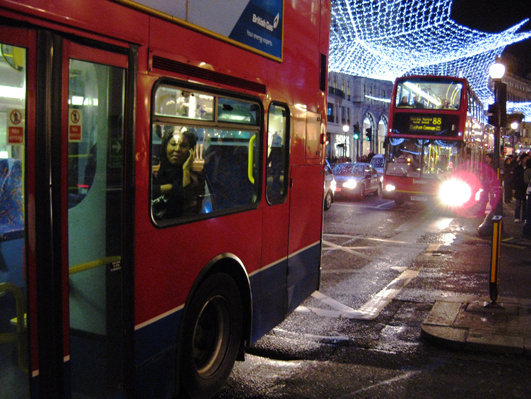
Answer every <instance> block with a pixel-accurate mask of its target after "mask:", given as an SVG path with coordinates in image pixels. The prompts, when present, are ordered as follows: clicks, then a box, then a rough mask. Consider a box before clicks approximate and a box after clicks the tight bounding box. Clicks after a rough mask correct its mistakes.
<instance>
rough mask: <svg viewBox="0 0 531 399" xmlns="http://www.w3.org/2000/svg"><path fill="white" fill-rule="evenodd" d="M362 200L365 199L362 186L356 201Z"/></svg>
mask: <svg viewBox="0 0 531 399" xmlns="http://www.w3.org/2000/svg"><path fill="white" fill-rule="evenodd" d="M364 198H365V186H364V185H362V186H361V188H360V193H359V195H358V199H359V200H360V201H363V199H364Z"/></svg>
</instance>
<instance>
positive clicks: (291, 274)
mask: <svg viewBox="0 0 531 399" xmlns="http://www.w3.org/2000/svg"><path fill="white" fill-rule="evenodd" d="M290 174H291V179H292V181H293V186H292V187H291V194H290V195H291V197H290V201H291V211H290V236H289V254H290V255H289V260H288V312H289V311H292V310H293V309H295V308H296V307H297V306H298V305H299V304H300V303H301V302H302V301H303V300H304V299H305V298H307V297H308V296H309V295H310V294H311V293H312V292H313V291H315V290H317V289H318V288H319V272H320V264H321V251H320V243H321V227H322V213H323V207H322V205H323V184H324V176H323V167H322V165H311V166H310V165H308V166H293V167H292V168H291V173H290ZM307 182H320V184H319V185H317V184H307ZM300 204H304V206H300ZM316 247H318V248H316Z"/></svg>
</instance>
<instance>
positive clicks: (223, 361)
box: [180, 273, 242, 398]
mask: <svg viewBox="0 0 531 399" xmlns="http://www.w3.org/2000/svg"><path fill="white" fill-rule="evenodd" d="M182 322H183V323H184V330H183V331H184V333H183V337H182V338H183V339H182V342H181V364H180V370H181V387H182V388H181V393H182V394H183V395H182V396H184V397H189V398H210V397H211V396H213V395H214V394H215V393H216V392H217V391H218V390H219V389H220V388H221V386H222V385H223V384H224V383H225V381H226V380H227V378H228V377H229V375H230V373H231V371H232V367H233V366H234V362H235V361H236V356H237V354H238V349H239V346H240V341H241V336H242V303H241V298H240V294H239V290H238V286H237V285H236V283H235V282H234V280H233V279H232V278H231V277H229V276H228V275H227V274H225V273H216V274H214V275H212V276H210V277H209V278H207V279H206V280H205V282H204V283H203V284H201V286H200V287H199V288H198V290H197V291H196V292H195V294H194V297H193V299H192V302H191V305H190V308H189V309H188V311H187V312H186V315H185V318H184V320H183V321H182Z"/></svg>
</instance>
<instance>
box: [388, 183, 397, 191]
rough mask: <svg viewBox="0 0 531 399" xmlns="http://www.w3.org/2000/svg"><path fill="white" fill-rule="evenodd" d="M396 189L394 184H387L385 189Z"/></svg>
mask: <svg viewBox="0 0 531 399" xmlns="http://www.w3.org/2000/svg"><path fill="white" fill-rule="evenodd" d="M395 190H396V187H395V186H393V185H392V184H386V185H385V191H395Z"/></svg>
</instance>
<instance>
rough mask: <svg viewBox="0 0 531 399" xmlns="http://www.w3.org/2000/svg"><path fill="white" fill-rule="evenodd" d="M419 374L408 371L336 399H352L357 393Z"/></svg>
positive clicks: (418, 372)
mask: <svg viewBox="0 0 531 399" xmlns="http://www.w3.org/2000/svg"><path fill="white" fill-rule="evenodd" d="M420 373H421V371H408V372H407V373H404V374H402V375H399V376H397V377H394V378H390V379H388V380H385V381H381V382H378V383H377V384H373V385H370V386H368V387H365V388H362V389H358V390H357V391H355V392H351V393H349V394H347V395H343V396H340V397H339V398H337V399H348V398H354V397H355V396H356V395H357V394H359V393H362V392H365V391H368V390H370V389H373V388H378V387H379V386H381V385H389V384H392V383H394V382H397V381H401V380H406V379H408V378H411V377H414V376H416V375H417V374H420Z"/></svg>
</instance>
